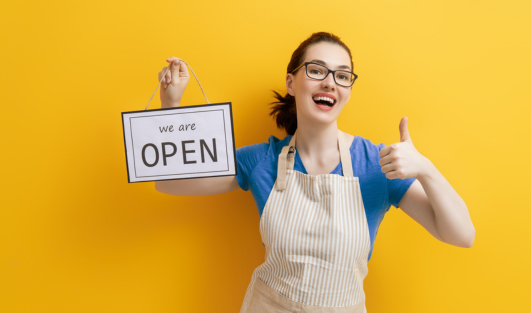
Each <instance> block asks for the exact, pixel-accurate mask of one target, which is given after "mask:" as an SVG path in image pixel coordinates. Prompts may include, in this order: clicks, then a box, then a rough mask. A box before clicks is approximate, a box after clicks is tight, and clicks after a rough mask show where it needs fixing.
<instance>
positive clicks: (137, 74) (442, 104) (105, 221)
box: [0, 0, 531, 313]
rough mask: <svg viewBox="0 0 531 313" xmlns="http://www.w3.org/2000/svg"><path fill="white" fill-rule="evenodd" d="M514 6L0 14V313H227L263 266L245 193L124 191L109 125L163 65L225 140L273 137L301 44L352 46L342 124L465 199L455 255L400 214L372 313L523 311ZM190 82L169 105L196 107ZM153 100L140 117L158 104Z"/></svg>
mask: <svg viewBox="0 0 531 313" xmlns="http://www.w3.org/2000/svg"><path fill="white" fill-rule="evenodd" d="M530 12H531V5H530V4H529V2H528V1H515V0H512V1H511V0H509V1H471V0H451V1H449V0H444V1H442V0H436V1H412V0H409V1H382V0H372V1H352V0H349V1H328V2H327V1H308V0H305V1H277V0H273V1H262V2H259V3H255V2H253V1H243V0H242V1H233V2H220V1H211V2H210V3H209V2H197V1H179V2H176V1H155V2H153V1H109V0H105V1H102V0H95V1H82V2H79V1H66V0H65V1H3V2H2V4H0V25H1V27H0V32H1V42H2V52H1V55H2V57H1V59H0V64H1V69H0V73H1V74H0V75H1V81H0V86H1V98H0V99H1V100H0V101H1V105H2V112H1V113H0V116H1V123H0V132H1V135H0V140H1V146H2V148H1V163H0V164H1V168H0V170H1V173H2V174H1V177H2V179H1V189H0V190H1V192H2V195H1V209H0V312H128V313H132V312H237V311H238V310H239V308H240V305H241V303H242V300H243V296H244V293H245V290H246V288H247V284H248V283H249V279H250V277H251V274H252V271H253V270H254V269H255V268H256V267H257V266H258V265H259V264H260V263H261V262H262V261H263V256H264V248H263V246H262V244H261V239H260V233H259V229H258V223H259V217H258V212H257V209H256V206H255V204H254V201H253V199H252V195H251V194H250V192H247V193H246V192H243V191H241V190H240V191H235V192H232V193H229V194H224V195H219V196H210V197H199V198H196V197H188V198H187V197H174V196H169V195H164V194H161V193H158V192H157V191H155V189H154V183H152V182H150V183H136V184H128V183H127V173H126V166H125V153H124V146H123V144H124V142H123V134H122V123H121V114H120V112H123V111H134V110H141V109H143V108H144V107H145V105H146V103H147V100H148V99H149V97H150V96H151V93H152V92H153V90H154V88H155V87H156V85H157V80H156V77H157V73H158V72H159V71H160V69H161V68H162V67H163V66H165V64H166V62H165V61H164V60H165V59H166V58H167V57H170V56H177V57H180V58H182V59H184V60H185V61H186V62H188V63H189V64H190V65H191V66H192V68H193V69H194V71H195V72H196V74H197V75H198V77H199V79H200V81H201V83H202V84H203V88H204V89H205V92H206V94H207V96H208V97H209V100H210V101H211V102H212V103H219V102H225V101H230V102H232V103H233V115H234V123H235V124H234V129H235V139H236V146H237V147H241V146H245V145H249V144H254V143H258V142H264V141H266V140H267V137H268V136H269V135H275V136H277V137H280V138H283V137H284V133H283V132H281V131H279V130H277V129H276V128H275V124H274V121H273V120H272V119H271V118H270V117H269V116H268V113H269V106H268V105H267V104H268V103H269V102H271V101H272V100H273V97H272V96H271V95H272V93H271V91H270V90H272V89H275V90H279V91H285V83H284V76H285V69H286V66H287V63H288V61H289V59H290V57H291V53H292V52H293V50H294V49H295V48H296V47H297V46H298V44H299V43H300V42H301V41H303V40H304V39H306V38H307V37H308V36H309V35H310V34H311V33H312V32H316V31H329V32H332V33H335V34H336V35H338V36H340V37H341V38H342V39H343V40H344V41H345V42H346V43H347V44H348V45H349V46H350V47H351V49H352V51H353V54H354V63H355V71H356V73H357V74H359V80H358V81H357V82H356V84H355V86H354V89H353V92H352V97H351V99H350V102H349V104H348V106H347V107H346V108H345V109H344V111H343V113H342V115H341V117H340V120H339V126H340V128H341V129H342V130H344V131H346V132H349V133H352V134H356V135H360V136H363V137H365V138H369V139H371V140H372V142H373V143H380V142H384V143H386V144H392V143H394V142H397V141H398V140H399V138H400V137H399V132H398V124H399V121H400V118H401V117H402V116H408V117H409V121H408V126H409V132H410V134H411V137H412V139H413V142H414V143H415V145H416V147H417V149H418V150H419V151H420V152H421V153H422V154H424V155H425V156H427V157H428V158H430V159H431V160H432V162H433V163H434V164H435V165H436V166H437V167H438V168H439V170H440V171H441V172H442V173H443V174H444V175H445V176H446V178H447V179H448V180H449V181H450V182H451V183H452V185H453V186H454V188H455V189H456V190H457V191H458V193H459V194H460V195H461V196H462V198H463V199H464V200H465V202H466V203H467V205H468V207H469V210H470V214H471V216H472V220H473V222H474V225H475V227H476V231H477V235H476V241H475V244H474V246H473V247H472V248H470V249H463V248H457V247H453V246H450V245H447V244H443V243H441V242H439V241H437V240H436V239H435V238H433V237H431V236H430V235H429V234H428V232H427V231H425V230H424V229H423V228H422V227H421V226H420V225H418V224H416V223H415V222H414V221H413V220H411V219H410V218H409V217H407V216H406V215H405V214H404V213H403V212H402V211H401V210H396V209H394V208H392V209H391V210H390V211H389V213H388V214H387V215H386V217H385V219H384V222H383V223H382V225H381V227H380V230H379V233H378V237H377V239H376V246H375V250H374V253H373V256H372V259H371V261H370V262H369V275H368V277H367V279H366V281H365V290H366V293H367V301H368V303H367V308H368V311H369V312H370V313H377V312H386V313H387V312H408V313H411V312H502V311H503V312H522V311H523V310H524V309H525V308H528V304H529V303H528V302H527V301H528V299H527V298H528V294H529V281H530V279H531V275H530V274H531V271H530V269H529V264H530V263H531V258H530V256H531V253H530V249H529V239H530V237H531V236H530V232H529V222H530V217H531V213H530V209H531V208H530V205H529V196H528V195H527V193H528V189H529V185H530V184H529V179H528V178H529V176H530V174H531V170H530V165H529V156H530V152H531V151H530V142H529V139H528V138H529V134H530V133H531V126H530V124H531V123H530V122H529V116H530V112H531V110H530V103H531V101H530V100H531V97H530V95H529V90H530V83H531V74H530V73H531V66H530V65H531V62H530V55H531V41H530V28H531V27H530V24H529V19H530V18H531V14H530ZM204 103H205V100H204V98H203V95H202V94H201V91H200V89H199V87H198V85H197V83H196V82H195V80H194V78H193V77H192V80H191V81H190V83H189V86H188V88H187V90H186V92H185V96H184V98H183V105H196V104H204ZM159 106H160V101H159V100H158V95H157V96H156V97H155V101H154V102H153V103H152V105H151V108H158V107H159Z"/></svg>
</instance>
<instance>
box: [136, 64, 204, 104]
mask: <svg viewBox="0 0 531 313" xmlns="http://www.w3.org/2000/svg"><path fill="white" fill-rule="evenodd" d="M181 62H184V61H183V60H181ZM184 64H186V65H188V63H186V62H184ZM172 65H173V62H172V63H170V65H169V66H168V67H167V68H166V69H165V70H164V73H162V77H161V79H160V80H159V84H158V85H157V88H155V91H154V92H153V94H152V95H151V98H149V101H148V104H147V105H146V108H145V109H144V110H147V109H148V106H149V103H150V102H151V100H152V99H153V97H154V96H155V94H156V93H157V90H158V89H159V86H160V83H162V80H163V79H164V77H166V73H167V72H168V70H169V69H170V68H171V66H172ZM188 67H189V68H190V70H191V71H192V73H193V74H194V77H195V80H197V83H198V84H199V87H200V88H201V92H203V96H205V99H206V102H207V103H208V104H210V102H208V99H207V96H206V95H205V92H204V91H203V87H202V86H201V83H200V82H199V79H197V76H196V75H195V72H194V70H192V67H191V66H190V65H188ZM172 79H173V77H172Z"/></svg>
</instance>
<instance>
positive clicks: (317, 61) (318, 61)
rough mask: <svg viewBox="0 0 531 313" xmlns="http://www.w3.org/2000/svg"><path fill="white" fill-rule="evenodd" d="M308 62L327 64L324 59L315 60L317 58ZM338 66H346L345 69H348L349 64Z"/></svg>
mask: <svg viewBox="0 0 531 313" xmlns="http://www.w3.org/2000/svg"><path fill="white" fill-rule="evenodd" d="M310 62H315V63H320V64H323V65H327V64H326V62H325V61H322V60H317V59H314V60H311V61H310ZM338 68H346V69H348V70H349V71H350V66H347V65H340V66H338Z"/></svg>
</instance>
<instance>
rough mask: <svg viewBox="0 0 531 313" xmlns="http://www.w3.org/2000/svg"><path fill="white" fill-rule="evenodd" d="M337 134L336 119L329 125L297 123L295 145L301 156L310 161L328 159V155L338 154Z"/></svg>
mask: <svg viewBox="0 0 531 313" xmlns="http://www.w3.org/2000/svg"><path fill="white" fill-rule="evenodd" d="M337 136H338V128H337V121H334V122H333V123H332V124H329V125H315V124H310V123H304V122H302V123H297V138H295V140H296V143H295V147H296V148H297V152H298V153H299V155H300V156H301V157H302V156H304V157H305V158H306V159H308V160H310V161H311V162H319V163H320V162H324V161H325V160H330V156H335V155H336V154H337V155H339V154H338V151H339V147H338V144H337Z"/></svg>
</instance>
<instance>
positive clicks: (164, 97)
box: [159, 57, 190, 108]
mask: <svg viewBox="0 0 531 313" xmlns="http://www.w3.org/2000/svg"><path fill="white" fill-rule="evenodd" d="M166 62H168V63H170V64H169V65H168V66H171V68H170V70H168V71H167V72H166V75H165V76H164V78H163V80H162V83H161V85H162V87H161V88H160V103H161V107H162V108H174V107H178V106H179V105H180V104H181V98H182V97H183V93H184V89H185V88H186V85H187V84H188V81H189V80H190V74H188V69H187V68H186V64H184V62H181V60H180V59H179V58H176V57H171V58H168V59H166ZM166 68H167V67H163V68H162V71H160V72H159V81H160V80H161V78H162V73H164V71H165V70H166Z"/></svg>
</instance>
